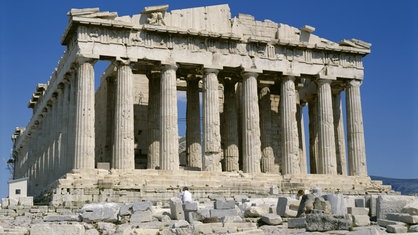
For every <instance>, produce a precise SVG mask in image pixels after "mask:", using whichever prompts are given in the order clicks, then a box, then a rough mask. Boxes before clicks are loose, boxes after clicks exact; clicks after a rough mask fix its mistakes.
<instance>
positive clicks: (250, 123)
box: [242, 72, 261, 173]
mask: <svg viewBox="0 0 418 235" xmlns="http://www.w3.org/2000/svg"><path fill="white" fill-rule="evenodd" d="M257 76H258V74H257V73H255V72H244V73H242V77H243V82H242V100H243V107H242V108H243V112H242V113H243V119H242V121H243V123H242V125H243V126H242V131H243V133H242V150H243V151H242V155H243V156H242V157H243V165H242V166H243V171H244V172H245V173H259V172H260V171H261V168H260V160H261V140H260V115H259V107H258V95H257V93H258V92H257Z"/></svg>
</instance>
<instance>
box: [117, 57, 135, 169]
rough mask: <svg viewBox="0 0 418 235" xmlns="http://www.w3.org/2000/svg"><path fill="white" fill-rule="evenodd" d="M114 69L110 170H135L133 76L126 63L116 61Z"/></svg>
mask: <svg viewBox="0 0 418 235" xmlns="http://www.w3.org/2000/svg"><path fill="white" fill-rule="evenodd" d="M116 67H117V78H116V94H115V101H116V102H115V124H114V125H115V132H114V136H113V144H114V145H113V154H112V168H114V169H135V151H134V150H135V149H134V148H135V146H134V105H133V91H132V76H133V75H132V70H131V67H130V65H129V62H127V61H117V62H116Z"/></svg>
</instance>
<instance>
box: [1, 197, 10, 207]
mask: <svg viewBox="0 0 418 235" xmlns="http://www.w3.org/2000/svg"><path fill="white" fill-rule="evenodd" d="M7 207H9V199H8V198H2V199H1V208H2V209H6V208H7Z"/></svg>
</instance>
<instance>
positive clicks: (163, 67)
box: [161, 63, 179, 71]
mask: <svg viewBox="0 0 418 235" xmlns="http://www.w3.org/2000/svg"><path fill="white" fill-rule="evenodd" d="M178 68H179V67H178V65H177V64H176V63H174V64H173V63H167V64H165V63H161V70H162V71H166V70H174V71H177V69H178Z"/></svg>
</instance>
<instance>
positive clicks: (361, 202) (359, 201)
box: [354, 198, 366, 207]
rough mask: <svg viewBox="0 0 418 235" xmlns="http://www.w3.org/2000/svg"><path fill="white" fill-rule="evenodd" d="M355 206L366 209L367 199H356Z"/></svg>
mask: <svg viewBox="0 0 418 235" xmlns="http://www.w3.org/2000/svg"><path fill="white" fill-rule="evenodd" d="M354 205H355V206H356V207H366V199H365V198H356V199H354Z"/></svg>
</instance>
